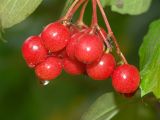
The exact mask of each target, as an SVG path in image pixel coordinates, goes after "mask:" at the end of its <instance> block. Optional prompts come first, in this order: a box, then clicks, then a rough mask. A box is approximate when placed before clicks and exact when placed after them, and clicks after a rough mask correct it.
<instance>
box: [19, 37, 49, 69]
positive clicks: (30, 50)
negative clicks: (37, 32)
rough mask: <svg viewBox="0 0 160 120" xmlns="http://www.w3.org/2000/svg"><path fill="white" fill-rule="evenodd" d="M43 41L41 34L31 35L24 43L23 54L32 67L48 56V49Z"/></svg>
mask: <svg viewBox="0 0 160 120" xmlns="http://www.w3.org/2000/svg"><path fill="white" fill-rule="evenodd" d="M41 41H42V40H41V38H40V37H39V36H31V37H29V38H28V39H26V40H25V42H24V43H23V46H22V54H23V57H24V59H25V60H26V62H27V64H28V66H29V67H31V68H33V67H35V66H36V65H37V64H38V63H40V62H42V61H44V60H45V58H46V57H47V50H46V49H45V48H44V46H43V44H42V42H41Z"/></svg>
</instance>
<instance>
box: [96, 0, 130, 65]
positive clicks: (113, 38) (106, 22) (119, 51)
mask: <svg viewBox="0 0 160 120" xmlns="http://www.w3.org/2000/svg"><path fill="white" fill-rule="evenodd" d="M96 1H97V4H98V6H99V9H100V11H101V14H102V17H103V19H104V22H105V24H106V27H107V30H108V38H109V39H110V38H112V40H113V42H114V44H115V46H116V49H117V54H118V55H119V56H120V57H121V59H122V61H123V62H124V63H125V64H127V63H128V62H127V60H126V58H125V57H124V55H123V53H122V52H121V50H120V47H119V45H118V42H117V39H116V37H115V36H114V33H113V32H112V29H111V27H110V24H109V21H108V18H107V16H106V14H105V12H104V9H103V6H102V4H101V2H100V0H96Z"/></svg>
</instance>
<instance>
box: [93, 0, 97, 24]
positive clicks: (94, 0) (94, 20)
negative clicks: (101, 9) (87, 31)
mask: <svg viewBox="0 0 160 120" xmlns="http://www.w3.org/2000/svg"><path fill="white" fill-rule="evenodd" d="M92 9H93V13H92V23H91V27H95V26H97V25H98V20H97V2H96V0H92Z"/></svg>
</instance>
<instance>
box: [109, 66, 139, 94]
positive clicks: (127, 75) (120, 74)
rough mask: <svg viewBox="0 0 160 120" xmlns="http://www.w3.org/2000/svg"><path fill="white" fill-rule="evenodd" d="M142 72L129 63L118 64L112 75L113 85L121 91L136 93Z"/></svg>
mask: <svg viewBox="0 0 160 120" xmlns="http://www.w3.org/2000/svg"><path fill="white" fill-rule="evenodd" d="M139 83H140V74H139V71H138V69H137V68H136V67H135V66H133V65H129V64H123V65H121V66H118V67H117V68H116V69H115V70H114V72H113V75H112V85H113V87H114V89H115V90H116V91H117V92H119V93H134V92H135V91H136V90H137V88H138V87H139Z"/></svg>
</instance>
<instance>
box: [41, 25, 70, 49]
mask: <svg viewBox="0 0 160 120" xmlns="http://www.w3.org/2000/svg"><path fill="white" fill-rule="evenodd" d="M41 37H42V40H43V43H44V45H45V47H46V48H47V49H48V50H49V51H51V52H57V51H59V50H62V49H63V48H64V47H65V46H66V45H67V42H68V39H69V38H70V31H69V29H68V28H67V27H66V26H64V25H63V24H61V23H59V22H55V23H51V24H49V25H47V26H46V27H45V29H44V30H43V32H42V33H41Z"/></svg>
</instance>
